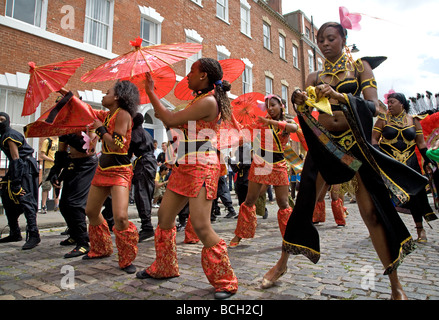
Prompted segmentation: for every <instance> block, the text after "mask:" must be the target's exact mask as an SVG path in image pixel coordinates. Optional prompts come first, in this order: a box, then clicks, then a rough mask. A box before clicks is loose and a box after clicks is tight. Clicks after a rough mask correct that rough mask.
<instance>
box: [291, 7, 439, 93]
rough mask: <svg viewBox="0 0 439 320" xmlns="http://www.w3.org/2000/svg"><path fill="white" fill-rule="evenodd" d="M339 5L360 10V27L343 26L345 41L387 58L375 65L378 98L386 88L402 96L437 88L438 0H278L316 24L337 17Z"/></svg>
mask: <svg viewBox="0 0 439 320" xmlns="http://www.w3.org/2000/svg"><path fill="white" fill-rule="evenodd" d="M340 6H344V7H346V8H347V9H348V10H349V12H351V13H362V14H364V15H363V17H362V20H361V22H360V25H361V30H360V31H352V30H349V31H348V45H349V44H350V45H352V44H356V46H357V47H358V48H359V49H360V52H358V53H356V54H354V55H353V56H354V58H360V57H362V56H386V57H387V58H388V59H387V61H385V62H384V63H383V64H381V65H380V66H379V67H378V68H377V69H375V70H374V74H375V78H376V80H377V82H378V95H379V98H380V99H382V100H383V99H384V94H385V93H387V92H388V91H389V90H390V89H393V90H395V91H397V92H402V93H404V94H405V95H406V96H407V97H412V96H415V95H416V93H418V92H419V93H424V94H425V91H426V90H428V91H430V92H432V93H433V94H435V93H439V19H438V17H439V1H438V0H416V1H413V0H390V1H389V0H367V1H365V0H361V1H360V0H341V1H333V0H310V1H293V0H282V10H283V13H284V14H286V13H288V12H292V11H295V10H298V9H300V10H302V11H303V12H304V13H305V15H306V16H307V17H308V18H309V19H311V16H312V17H313V19H314V24H315V25H316V26H317V27H320V26H321V25H322V24H323V23H325V22H328V21H336V22H340V18H339V13H338V11H339V7H340ZM375 18H379V19H375Z"/></svg>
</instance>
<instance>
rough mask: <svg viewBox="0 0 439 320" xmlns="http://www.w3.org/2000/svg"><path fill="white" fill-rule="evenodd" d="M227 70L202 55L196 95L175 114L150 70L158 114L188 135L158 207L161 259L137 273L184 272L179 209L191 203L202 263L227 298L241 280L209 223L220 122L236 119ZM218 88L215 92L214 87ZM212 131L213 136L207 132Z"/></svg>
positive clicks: (194, 77)
mask: <svg viewBox="0 0 439 320" xmlns="http://www.w3.org/2000/svg"><path fill="white" fill-rule="evenodd" d="M222 77H223V71H222V69H221V65H220V64H219V63H218V61H216V60H214V59H210V58H201V59H199V60H197V61H196V62H195V63H194V64H193V65H192V67H191V72H190V73H189V74H188V84H189V88H190V89H191V90H193V91H194V92H195V93H196V94H197V96H196V97H195V99H194V100H193V101H192V102H191V103H190V104H189V105H188V106H187V107H186V108H185V109H184V110H181V111H179V112H176V113H172V112H171V111H169V110H168V109H166V108H165V107H164V106H163V105H162V104H161V102H160V100H159V99H158V98H157V96H156V94H155V93H154V82H153V81H152V79H151V76H150V75H149V74H147V81H146V85H145V90H146V92H147V94H148V96H149V98H150V100H151V103H152V105H153V106H154V110H155V112H156V116H157V117H158V118H160V119H161V120H162V121H163V123H164V124H165V126H166V127H168V128H179V129H180V130H181V131H182V133H183V134H184V138H183V139H182V140H180V142H179V146H178V156H177V161H176V164H175V166H174V168H173V169H172V174H171V176H170V178H169V182H168V186H167V190H166V192H165V194H164V196H163V200H162V203H161V205H160V209H159V211H158V226H157V228H156V233H155V248H156V260H155V261H154V262H153V264H152V265H151V266H150V267H148V268H147V269H146V270H143V271H140V272H138V273H137V277H138V278H140V279H144V278H171V277H177V276H179V275H180V273H179V268H178V262H177V251H176V239H175V237H176V227H175V218H176V216H177V214H178V213H179V212H180V211H181V210H182V209H183V208H184V206H185V205H186V204H187V203H188V202H189V211H190V219H191V223H192V226H193V229H194V230H195V232H196V234H197V236H198V238H199V239H200V240H201V242H202V243H203V245H204V248H203V249H202V254H201V263H202V267H203V270H204V273H205V274H206V277H207V279H208V280H209V282H210V283H211V284H212V285H213V286H214V288H215V298H216V299H226V298H228V297H230V296H231V295H232V294H234V293H235V292H236V291H237V290H238V280H237V278H236V276H235V273H234V271H233V269H232V267H231V265H230V261H229V257H228V254H227V245H226V243H225V242H224V240H222V239H220V238H219V236H218V235H217V234H216V233H215V231H214V230H213V228H212V226H211V223H210V211H211V206H212V200H213V199H215V198H216V194H217V187H218V185H217V183H218V178H219V175H220V160H219V154H218V151H217V150H216V149H215V147H216V144H215V140H216V135H217V132H218V130H219V121H225V120H228V119H230V118H231V109H230V102H229V100H228V97H227V91H229V90H230V84H229V83H228V82H227V81H221V79H222ZM212 90H214V93H213V94H211V93H210V92H211V91H212ZM206 136H208V137H206Z"/></svg>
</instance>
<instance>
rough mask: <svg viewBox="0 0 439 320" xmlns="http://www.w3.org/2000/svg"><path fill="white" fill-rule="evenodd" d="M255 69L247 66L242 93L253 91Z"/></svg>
mask: <svg viewBox="0 0 439 320" xmlns="http://www.w3.org/2000/svg"><path fill="white" fill-rule="evenodd" d="M252 78H253V69H252V68H251V67H249V66H247V65H246V66H245V69H244V72H243V73H242V93H249V92H252V91H253V83H252V82H253V81H252Z"/></svg>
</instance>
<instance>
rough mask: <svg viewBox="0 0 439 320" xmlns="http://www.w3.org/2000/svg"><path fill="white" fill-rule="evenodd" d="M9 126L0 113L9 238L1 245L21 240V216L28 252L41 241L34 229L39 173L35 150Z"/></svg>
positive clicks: (35, 227) (4, 204)
mask: <svg viewBox="0 0 439 320" xmlns="http://www.w3.org/2000/svg"><path fill="white" fill-rule="evenodd" d="M10 123H11V122H10V118H9V115H8V114H7V113H4V112H0V149H1V150H2V151H3V152H4V154H5V155H6V157H7V158H8V160H9V168H8V171H7V173H6V175H5V176H4V177H3V178H2V181H1V183H2V192H1V193H2V195H1V198H2V203H3V207H4V209H5V213H6V218H7V219H8V225H9V236H7V237H4V238H2V239H0V243H5V242H16V241H21V240H22V237H21V232H20V227H19V225H18V218H19V216H20V214H22V213H24V216H25V217H26V222H27V227H26V243H25V244H24V245H23V247H22V249H23V250H28V249H32V248H34V247H36V246H37V245H38V243H40V241H41V239H40V234H39V231H38V226H37V211H38V179H39V169H38V164H37V161H36V159H35V158H34V157H33V153H34V149H33V148H32V147H31V146H30V145H29V144H28V143H27V142H26V139H25V138H24V136H23V135H22V134H21V133H19V132H18V131H16V130H14V129H12V128H11V126H10Z"/></svg>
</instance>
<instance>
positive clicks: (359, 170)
mask: <svg viewBox="0 0 439 320" xmlns="http://www.w3.org/2000/svg"><path fill="white" fill-rule="evenodd" d="M346 36H347V32H346V30H345V29H344V28H343V27H342V26H341V25H340V24H338V23H326V24H324V25H322V27H321V28H320V29H319V32H318V34H317V43H318V46H319V49H320V50H321V51H322V52H323V54H324V55H325V58H326V61H325V70H324V71H322V72H314V73H312V74H310V75H309V76H308V79H307V81H306V86H307V87H308V86H313V87H315V94H316V97H315V99H316V101H319V100H320V99H321V98H324V97H326V98H329V102H330V103H331V107H332V112H333V115H332V116H331V115H329V114H320V116H319V118H318V122H317V121H315V120H313V117H312V116H311V110H309V108H306V107H305V101H306V100H307V99H308V97H307V95H306V93H305V92H302V91H301V90H296V91H295V92H294V93H293V95H292V98H291V100H292V102H293V103H294V104H295V105H297V112H298V118H299V122H300V126H301V128H302V130H303V133H304V135H305V139H306V143H307V145H308V147H309V151H308V154H307V157H306V159H305V164H304V168H303V171H302V179H301V183H300V188H299V193H298V196H297V199H296V204H295V207H294V210H293V212H292V214H291V216H290V219H289V221H288V225H287V228H286V231H285V236H284V240H283V246H282V256H281V258H280V260H279V261H278V263H277V264H276V265H275V266H274V267H273V268H271V270H270V271H268V272H267V274H266V275H265V276H264V279H263V287H270V286H271V285H273V283H274V282H275V281H276V280H277V279H278V278H279V277H280V276H282V275H283V274H284V273H285V272H286V268H287V262H288V255H289V254H303V255H305V256H307V257H308V258H309V259H310V260H311V261H312V262H314V263H317V262H318V260H319V258H320V243H319V234H318V232H317V229H316V228H315V226H314V225H313V223H312V214H313V210H314V206H315V201H316V199H317V198H318V196H319V193H320V191H321V189H322V187H323V186H324V184H325V182H326V183H328V184H339V183H343V182H347V181H349V180H351V179H352V178H353V177H354V176H356V178H357V181H358V190H357V193H356V196H357V203H358V206H359V209H360V213H361V216H362V218H363V220H364V222H365V224H366V226H367V228H368V230H369V233H370V236H371V240H372V243H373V245H374V247H375V250H376V251H377V253H378V256H379V258H380V260H381V262H382V264H383V265H384V267H385V274H388V275H389V279H390V284H391V289H392V299H406V298H407V297H406V295H405V293H404V290H403V288H402V286H401V284H400V282H399V279H398V275H397V272H396V268H397V267H398V265H399V264H400V263H401V261H402V259H403V258H404V256H405V255H407V254H409V253H410V252H411V251H412V250H413V249H414V241H413V240H412V238H411V236H410V233H409V232H408V230H407V228H406V226H405V225H404V223H403V222H402V220H401V218H400V217H399V215H398V213H397V212H396V210H395V207H394V203H393V202H392V200H393V201H394V202H399V201H407V200H408V199H409V197H410V195H412V194H416V193H418V192H419V190H421V189H422V188H424V187H425V185H426V183H427V180H426V179H425V178H424V177H423V176H421V175H419V174H418V173H417V172H415V171H414V170H412V169H410V168H408V167H407V166H404V165H403V164H401V163H399V162H397V161H395V160H394V159H392V158H390V157H387V156H385V155H384V154H382V153H381V152H379V151H377V150H376V149H375V148H374V147H372V145H371V144H370V141H371V135H372V126H373V116H374V115H376V114H377V113H378V110H379V109H378V108H379V102H378V98H377V87H376V81H375V79H374V76H373V71H372V69H373V67H376V66H377V65H378V64H379V63H380V62H382V61H383V59H371V58H363V59H360V60H357V61H353V60H352V59H351V58H350V56H349V54H346V53H344V51H343V49H344V48H345V46H346ZM361 92H362V93H363V97H364V98H361V97H360V93H361ZM400 178H402V179H400ZM391 196H392V198H391Z"/></svg>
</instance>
